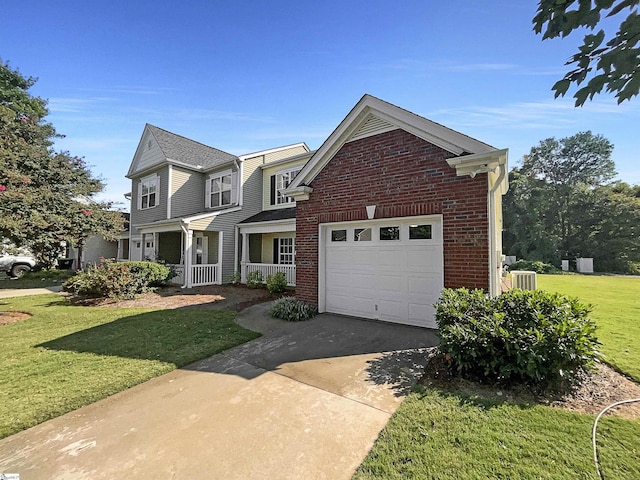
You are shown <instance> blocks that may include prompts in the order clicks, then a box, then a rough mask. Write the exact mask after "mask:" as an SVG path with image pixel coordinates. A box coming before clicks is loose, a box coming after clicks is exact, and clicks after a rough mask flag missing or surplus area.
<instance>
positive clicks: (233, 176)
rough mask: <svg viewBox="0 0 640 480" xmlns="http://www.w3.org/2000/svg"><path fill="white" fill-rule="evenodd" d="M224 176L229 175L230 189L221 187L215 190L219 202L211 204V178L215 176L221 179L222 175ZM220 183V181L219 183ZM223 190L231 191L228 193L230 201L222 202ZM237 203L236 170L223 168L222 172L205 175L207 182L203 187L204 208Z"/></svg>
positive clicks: (221, 206) (213, 178)
mask: <svg viewBox="0 0 640 480" xmlns="http://www.w3.org/2000/svg"><path fill="white" fill-rule="evenodd" d="M226 176H229V177H231V189H230V190H222V189H221V190H220V191H219V192H217V194H218V195H219V199H220V203H219V204H218V205H212V204H211V196H212V193H213V192H212V191H211V185H212V183H213V180H215V179H217V178H219V179H222V177H226ZM220 185H222V182H221V183H220ZM225 191H228V192H231V193H230V195H229V200H230V203H222V193H223V192H225ZM237 204H238V172H237V171H234V170H224V171H222V172H215V173H212V174H211V175H209V176H208V177H207V183H206V188H205V207H206V208H223V207H229V206H233V205H237Z"/></svg>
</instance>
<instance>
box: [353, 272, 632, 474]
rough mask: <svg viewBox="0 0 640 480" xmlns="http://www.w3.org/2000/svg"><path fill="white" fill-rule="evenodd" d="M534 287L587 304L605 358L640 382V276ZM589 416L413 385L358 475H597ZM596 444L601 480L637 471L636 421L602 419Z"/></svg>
mask: <svg viewBox="0 0 640 480" xmlns="http://www.w3.org/2000/svg"><path fill="white" fill-rule="evenodd" d="M538 286H539V287H540V288H542V289H546V290H549V291H558V292H560V293H563V294H566V295H571V296H577V297H579V298H581V299H582V300H583V301H584V302H586V303H591V304H593V305H594V307H595V308H594V312H593V318H594V319H595V320H596V322H597V324H598V325H599V330H598V336H599V338H600V340H601V341H602V342H603V344H604V345H603V351H604V353H605V355H606V356H607V361H608V362H610V363H611V364H612V365H614V366H615V367H616V368H617V369H619V370H621V371H622V372H624V373H626V374H627V375H629V376H632V377H633V378H635V380H636V381H637V380H639V379H640V353H639V352H638V345H640V321H639V320H638V319H639V318H640V295H639V293H640V279H637V278H622V277H609V276H576V275H570V276H569V275H567V276H560V275H558V276H553V275H540V276H539V281H538ZM633 345H635V347H633ZM496 390H499V389H497V388H496ZM594 418H595V416H594V415H583V414H577V413H570V412H566V411H563V410H558V409H554V408H550V407H546V406H542V405H529V404H518V403H510V402H508V401H500V400H498V401H496V400H495V398H492V399H487V398H481V397H479V396H470V395H469V394H468V393H466V392H460V391H455V390H453V389H449V390H446V389H438V388H424V387H419V388H417V389H416V391H414V392H413V393H412V394H410V395H409V396H408V397H407V399H406V400H405V401H404V402H403V404H402V405H401V406H400V408H399V409H398V411H397V412H396V414H395V415H394V416H393V418H392V419H391V421H390V422H389V424H388V425H387V427H386V428H385V429H384V430H383V432H382V433H381V434H380V436H379V438H378V440H377V441H376V443H375V445H374V447H373V449H372V450H371V452H370V453H369V455H368V456H367V458H366V459H365V460H364V462H363V463H362V465H361V466H360V468H359V469H358V471H357V472H356V474H355V476H354V479H357V480H365V479H367V480H369V479H449V478H456V479H462V480H467V479H468V480H471V479H473V480H476V479H477V480H480V479H487V478H504V479H576V478H580V479H593V480H597V479H598V475H597V473H596V470H595V466H594V463H593V452H592V446H591V428H592V427H593V421H594ZM598 448H599V456H600V463H601V465H602V469H603V475H604V478H607V479H629V480H631V479H638V478H640V420H638V419H636V420H627V419H623V418H619V417H611V416H606V417H604V418H603V419H601V420H600V423H599V426H598Z"/></svg>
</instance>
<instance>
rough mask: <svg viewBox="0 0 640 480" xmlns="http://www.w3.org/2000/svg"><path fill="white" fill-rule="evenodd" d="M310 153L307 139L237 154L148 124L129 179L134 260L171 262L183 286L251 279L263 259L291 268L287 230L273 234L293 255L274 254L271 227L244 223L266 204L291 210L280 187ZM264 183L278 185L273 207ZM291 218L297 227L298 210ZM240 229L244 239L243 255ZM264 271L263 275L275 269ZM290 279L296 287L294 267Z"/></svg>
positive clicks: (290, 247)
mask: <svg viewBox="0 0 640 480" xmlns="http://www.w3.org/2000/svg"><path fill="white" fill-rule="evenodd" d="M309 156H310V155H309V148H308V147H307V146H306V145H305V144H304V143H298V144H295V145H288V146H284V147H279V148H273V149H269V150H265V151H260V152H254V153H250V154H247V155H240V156H235V155H232V154H229V153H227V152H223V151H221V150H218V149H216V148H212V147H209V146H207V145H203V144H201V143H198V142H196V141H193V140H190V139H188V138H185V137H183V136H180V135H176V134H174V133H171V132H168V131H166V130H163V129H161V128H158V127H155V126H153V125H149V124H147V125H146V126H145V128H144V131H143V133H142V137H141V140H140V143H139V144H138V148H137V149H136V153H135V155H134V157H133V160H132V162H131V166H130V168H129V172H128V173H127V178H130V179H131V182H132V190H131V229H130V239H129V242H128V243H129V258H130V259H131V260H142V259H147V260H161V261H164V262H166V263H167V264H169V265H173V267H174V268H175V269H176V272H178V277H176V278H175V279H174V282H176V283H179V284H181V285H184V286H186V287H192V286H197V285H211V284H221V283H224V282H228V281H229V280H230V278H231V277H232V275H233V274H234V273H235V272H238V273H241V274H242V275H243V277H245V278H246V270H245V268H251V269H256V268H259V267H256V266H255V264H256V263H260V262H262V260H263V259H264V260H265V261H267V263H278V262H281V263H283V264H284V263H286V264H287V265H290V266H292V265H294V257H293V256H294V254H295V250H294V245H293V240H291V231H289V230H287V228H288V227H283V229H282V230H278V229H277V226H276V225H277V224H276V225H274V227H273V228H275V230H271V234H272V238H276V239H279V238H282V239H283V240H282V242H281V245H282V247H281V249H282V251H283V252H284V251H285V250H287V251H288V252H289V255H288V256H286V255H284V254H283V255H282V256H281V255H279V254H278V255H276V256H275V257H273V253H272V252H271V251H267V252H266V253H264V252H263V248H262V244H263V243H265V242H267V241H271V239H270V237H268V232H266V231H264V232H263V231H262V230H255V228H256V225H254V224H253V223H252V224H247V227H246V228H245V227H240V224H241V222H243V221H246V220H247V219H248V218H250V217H251V218H253V217H254V216H257V215H259V214H260V213H261V212H262V211H263V210H264V209H266V210H269V211H273V212H274V213H275V211H276V210H279V209H282V210H287V207H291V205H292V203H290V200H289V199H288V198H286V197H283V196H282V194H281V191H282V190H283V189H284V188H286V187H287V186H288V185H289V183H290V182H291V180H292V178H293V177H292V175H293V174H294V173H295V172H296V171H297V170H299V169H300V168H301V165H302V164H304V162H305V159H308V157H309ZM289 159H291V161H289ZM296 169H297V170H296ZM264 172H266V174H265V173H264ZM269 175H271V176H272V177H273V180H270V177H269ZM265 179H266V180H265ZM265 181H266V182H268V183H267V187H268V188H271V187H273V188H274V190H273V194H272V195H271V197H273V198H274V202H273V204H271V202H270V200H269V202H266V201H265V199H263V189H264V186H263V184H264V182H265ZM270 182H274V183H270ZM264 191H268V190H264ZM271 197H270V198H271ZM266 203H268V205H265V204H266ZM265 207H266V208H265ZM292 221H293V224H294V225H295V214H294V215H293V220H292ZM257 222H258V223H264V220H261V219H258V220H257ZM252 228H254V229H253V230H252ZM239 230H240V234H241V235H242V238H243V239H244V242H245V243H244V245H245V249H244V250H243V251H244V253H243V254H242V255H243V256H242V257H239V253H238V252H239V245H238V239H239V238H240V237H239V233H238V231H239ZM293 231H295V227H294V230H293ZM278 232H281V233H282V236H279V235H278ZM263 233H264V234H265V235H266V236H267V238H266V239H265V240H264V241H263V239H262V234H263ZM287 238H288V239H289V240H286V239H287ZM278 248H279V249H280V247H278ZM251 249H253V250H251ZM249 252H252V253H251V255H249ZM239 258H242V259H243V262H242V270H240V268H239V265H238V259H239ZM251 262H254V263H251ZM245 264H246V265H245ZM263 268H264V271H265V278H266V273H267V272H269V271H270V270H268V267H267V266H265V267H263ZM289 276H290V278H291V283H292V284H293V282H294V279H295V271H293V270H291V267H290V272H289Z"/></svg>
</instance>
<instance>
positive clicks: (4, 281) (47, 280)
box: [0, 270, 76, 290]
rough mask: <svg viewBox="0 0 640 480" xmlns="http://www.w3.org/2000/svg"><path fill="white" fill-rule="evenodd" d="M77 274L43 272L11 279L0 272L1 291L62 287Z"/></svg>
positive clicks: (68, 271)
mask: <svg viewBox="0 0 640 480" xmlns="http://www.w3.org/2000/svg"><path fill="white" fill-rule="evenodd" d="M75 274H76V272H75V270H41V271H39V272H27V273H25V274H24V275H23V276H22V277H21V278H9V276H8V275H7V274H6V273H4V272H0V290H3V289H25V288H46V287H54V286H57V285H62V284H63V283H64V282H65V280H67V279H68V278H70V277H72V276H74V275H75Z"/></svg>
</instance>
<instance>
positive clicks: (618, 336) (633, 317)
mask: <svg viewBox="0 0 640 480" xmlns="http://www.w3.org/2000/svg"><path fill="white" fill-rule="evenodd" d="M538 288H540V289H543V290H548V291H550V292H559V293H562V294H563V295H568V296H572V297H578V298H580V299H581V300H582V301H583V302H584V303H590V304H591V305H593V312H592V314H591V317H592V318H593V319H594V320H595V321H596V323H597V324H598V333H597V335H598V339H599V340H600V341H601V342H602V344H603V345H602V353H604V355H605V357H606V358H605V360H606V362H607V363H609V364H610V365H612V366H613V367H614V368H615V369H617V370H619V371H620V372H623V373H625V374H626V375H628V376H630V377H632V378H633V379H634V380H636V381H637V382H640V348H639V346H640V278H634V277H614V276H601V275H598V276H593V275H538Z"/></svg>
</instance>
